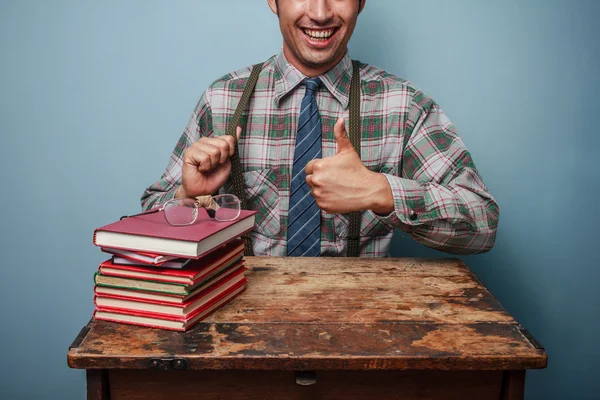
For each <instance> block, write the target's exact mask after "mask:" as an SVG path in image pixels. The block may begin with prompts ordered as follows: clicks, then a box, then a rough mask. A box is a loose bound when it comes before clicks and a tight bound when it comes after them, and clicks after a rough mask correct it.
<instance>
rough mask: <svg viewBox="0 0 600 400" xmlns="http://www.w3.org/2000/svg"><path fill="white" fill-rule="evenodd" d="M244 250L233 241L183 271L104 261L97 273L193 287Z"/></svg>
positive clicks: (242, 242) (192, 263) (242, 246)
mask: <svg viewBox="0 0 600 400" xmlns="http://www.w3.org/2000/svg"><path fill="white" fill-rule="evenodd" d="M244 248H245V246H244V241H243V240H241V239H235V240H233V241H231V242H229V243H227V244H226V245H224V246H222V247H221V248H219V249H218V250H216V251H213V252H211V253H210V254H208V255H206V256H204V257H202V258H199V259H197V260H194V261H192V262H191V263H190V264H188V265H187V267H186V268H184V269H162V268H157V267H143V266H137V265H120V264H114V263H113V262H112V260H106V261H104V262H103V263H102V264H100V266H99V268H98V271H99V272H100V273H101V274H102V275H105V276H118V277H122V278H130V279H142V280H150V281H155V282H169V283H179V284H182V285H193V284H195V283H196V282H198V281H199V280H201V279H203V278H204V277H206V276H207V275H209V274H210V273H211V272H212V271H213V270H215V269H217V268H219V267H220V266H222V265H224V264H227V263H228V262H230V261H232V260H233V259H236V258H240V257H241V256H243V254H244Z"/></svg>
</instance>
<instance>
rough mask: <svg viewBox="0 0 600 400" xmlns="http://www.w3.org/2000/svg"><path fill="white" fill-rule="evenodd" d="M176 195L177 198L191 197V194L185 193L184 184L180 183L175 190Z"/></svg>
mask: <svg viewBox="0 0 600 400" xmlns="http://www.w3.org/2000/svg"><path fill="white" fill-rule="evenodd" d="M174 197H175V198H176V199H183V198H186V197H189V196H188V195H187V194H186V193H185V189H184V188H183V185H179V187H178V188H177V190H176V191H175V196H174Z"/></svg>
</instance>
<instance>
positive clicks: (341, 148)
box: [333, 118, 354, 154]
mask: <svg viewBox="0 0 600 400" xmlns="http://www.w3.org/2000/svg"><path fill="white" fill-rule="evenodd" d="M333 135H334V136H335V142H336V143H337V154H340V153H343V152H346V151H354V147H353V146H352V142H350V138H349V137H348V133H347V132H346V126H345V125H344V118H340V119H338V120H337V122H336V123H335V126H334V127H333Z"/></svg>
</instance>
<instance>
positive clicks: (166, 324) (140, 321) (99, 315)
mask: <svg viewBox="0 0 600 400" xmlns="http://www.w3.org/2000/svg"><path fill="white" fill-rule="evenodd" d="M244 290H246V285H245V282H239V283H238V284H237V285H235V286H233V287H231V288H229V289H228V290H226V291H225V292H223V293H221V294H220V295H218V296H217V297H215V298H214V299H212V300H211V301H209V302H208V303H206V304H204V305H203V306H202V307H200V308H198V309H197V310H196V311H195V312H194V314H193V315H188V316H187V317H186V318H181V317H165V316H162V315H157V314H152V313H146V312H128V311H126V310H120V309H116V308H115V309H112V308H111V309H102V308H97V309H96V310H95V311H94V318H95V319H99V320H104V321H112V322H121V323H125V324H132V325H140V326H147V327H150V328H161V329H169V330H174V331H185V330H187V329H189V328H190V327H192V326H193V325H195V324H196V323H198V322H199V321H201V320H203V319H204V318H206V317H207V316H209V315H210V314H212V313H213V312H215V311H216V310H218V309H219V308H221V307H223V306H224V305H225V304H227V303H228V302H229V301H231V300H232V299H234V298H235V297H237V296H239V295H240V294H241V293H242V292H243V291H244Z"/></svg>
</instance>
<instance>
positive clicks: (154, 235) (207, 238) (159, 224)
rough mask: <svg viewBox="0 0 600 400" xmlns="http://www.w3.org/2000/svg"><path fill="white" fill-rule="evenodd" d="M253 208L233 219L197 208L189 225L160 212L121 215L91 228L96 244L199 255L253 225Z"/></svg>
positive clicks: (177, 254) (174, 253)
mask: <svg viewBox="0 0 600 400" xmlns="http://www.w3.org/2000/svg"><path fill="white" fill-rule="evenodd" d="M255 215H256V211H249V210H242V211H241V212H240V216H239V217H238V218H236V219H235V220H233V221H228V222H222V221H217V220H214V219H212V218H210V217H209V216H208V214H207V213H206V210H204V209H199V210H198V219H197V220H196V222H194V223H193V224H191V225H187V226H172V225H170V224H169V223H168V222H167V221H166V220H165V217H164V215H163V212H162V211H160V212H157V213H152V214H142V215H138V216H135V217H129V218H125V219H123V220H120V221H117V222H113V223H112V224H108V225H105V226H102V227H100V228H97V229H96V230H94V239H93V240H94V244H95V245H96V246H99V247H105V248H115V249H125V250H133V251H142V252H149V253H158V254H166V255H174V256H178V257H185V258H199V257H200V256H202V255H203V254H205V253H208V252H209V251H211V250H213V249H215V248H216V247H218V246H220V245H222V244H223V243H227V242H229V241H231V240H233V239H235V238H237V237H240V236H241V235H243V234H245V233H246V232H249V231H251V230H252V229H253V228H254V218H255Z"/></svg>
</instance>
